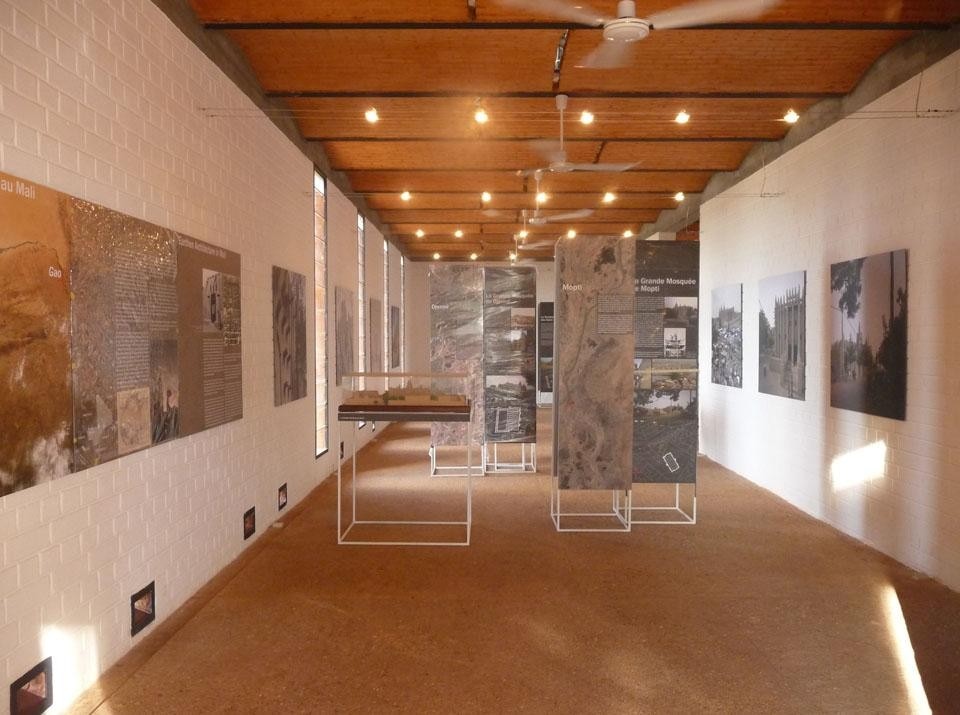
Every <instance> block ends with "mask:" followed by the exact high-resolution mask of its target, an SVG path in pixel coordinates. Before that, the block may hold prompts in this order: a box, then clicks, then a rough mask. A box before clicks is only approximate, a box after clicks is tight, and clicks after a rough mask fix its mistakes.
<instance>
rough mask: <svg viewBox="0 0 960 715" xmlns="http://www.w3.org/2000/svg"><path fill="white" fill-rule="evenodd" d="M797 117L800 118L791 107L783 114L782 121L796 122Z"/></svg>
mask: <svg viewBox="0 0 960 715" xmlns="http://www.w3.org/2000/svg"><path fill="white" fill-rule="evenodd" d="M798 119H800V115H799V114H797V113H796V112H795V111H793V110H792V109H791V110H789V111H788V112H787V113H786V114H784V115H783V121H785V122H786V123H787V124H796V123H797V120H798Z"/></svg>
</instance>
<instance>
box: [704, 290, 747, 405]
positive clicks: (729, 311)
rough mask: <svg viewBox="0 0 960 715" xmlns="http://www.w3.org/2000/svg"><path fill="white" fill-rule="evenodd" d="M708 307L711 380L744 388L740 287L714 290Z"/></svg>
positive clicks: (715, 382) (741, 294)
mask: <svg viewBox="0 0 960 715" xmlns="http://www.w3.org/2000/svg"><path fill="white" fill-rule="evenodd" d="M711 298H712V305H711V307H710V334H711V337H712V344H711V346H710V350H711V357H710V367H711V373H710V379H711V380H712V381H713V383H714V384H716V385H727V386H728V387H743V283H737V284H735V285H729V286H724V287H722V288H714V290H713V293H712V296H711Z"/></svg>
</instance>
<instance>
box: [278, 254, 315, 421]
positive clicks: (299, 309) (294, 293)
mask: <svg viewBox="0 0 960 715" xmlns="http://www.w3.org/2000/svg"><path fill="white" fill-rule="evenodd" d="M272 285H273V404H274V405H275V406H276V407H279V406H280V405H285V404H287V403H288V402H293V401H294V400H299V399H300V398H302V397H306V396H307V298H306V290H307V279H306V276H302V275H300V274H299V273H294V272H293V271H288V270H286V269H284V268H279V267H278V266H274V267H273V280H272Z"/></svg>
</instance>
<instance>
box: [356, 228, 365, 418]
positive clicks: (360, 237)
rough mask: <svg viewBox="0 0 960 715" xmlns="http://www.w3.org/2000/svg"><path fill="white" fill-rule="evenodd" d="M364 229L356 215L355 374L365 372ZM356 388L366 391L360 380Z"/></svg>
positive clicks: (363, 381)
mask: <svg viewBox="0 0 960 715" xmlns="http://www.w3.org/2000/svg"><path fill="white" fill-rule="evenodd" d="M366 252H367V251H366V228H365V226H364V221H363V216H361V215H360V214H359V213H358V214H357V308H358V310H357V317H358V319H359V325H358V327H359V330H358V331H357V336H358V338H359V342H360V360H359V362H358V368H357V372H366V371H367V331H366V322H367V311H366V303H367V290H366V284H367V271H366V265H367V261H366ZM358 382H359V384H358V385H357V387H358V388H359V389H361V390H364V389H366V387H367V386H366V384H365V382H366V381H365V380H363V379H360V380H359V381H358ZM361 426H363V425H361Z"/></svg>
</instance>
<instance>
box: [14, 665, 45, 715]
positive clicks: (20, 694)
mask: <svg viewBox="0 0 960 715" xmlns="http://www.w3.org/2000/svg"><path fill="white" fill-rule="evenodd" d="M52 705H53V658H52V657H50V658H46V659H44V660H42V661H40V662H39V663H37V664H36V665H35V666H33V667H32V668H31V669H30V670H28V671H27V672H26V673H24V674H23V675H21V676H20V677H19V678H17V679H16V680H15V681H13V683H12V684H11V685H10V715H38V713H42V712H45V711H47V710H49V709H50V706H52Z"/></svg>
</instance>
